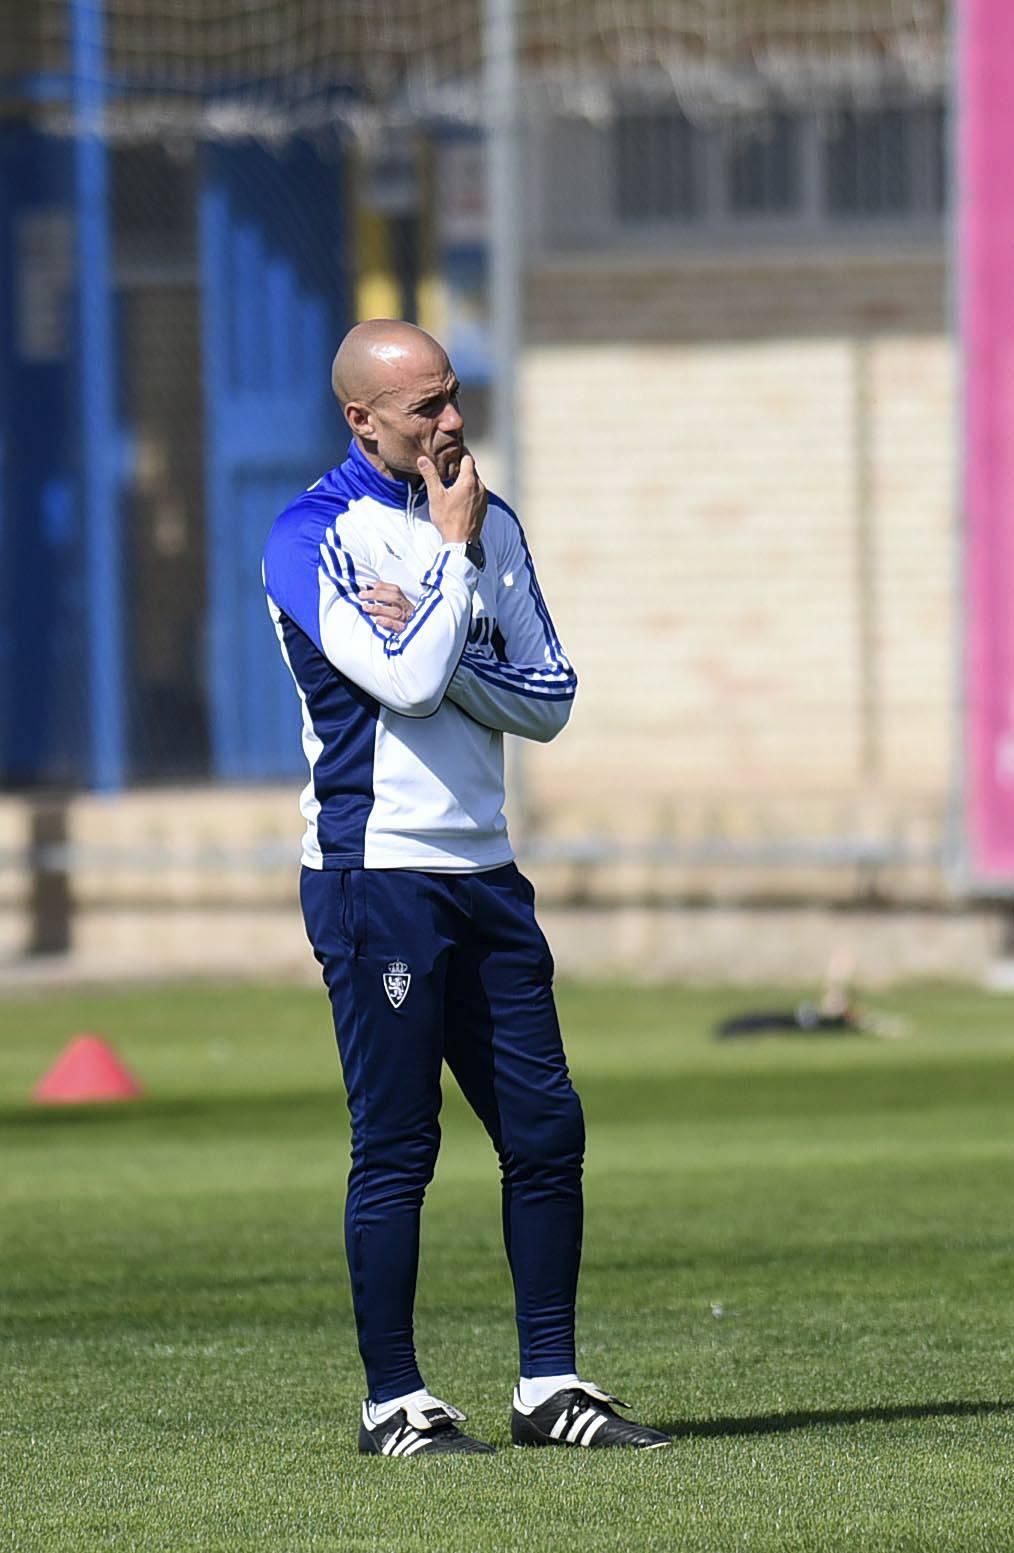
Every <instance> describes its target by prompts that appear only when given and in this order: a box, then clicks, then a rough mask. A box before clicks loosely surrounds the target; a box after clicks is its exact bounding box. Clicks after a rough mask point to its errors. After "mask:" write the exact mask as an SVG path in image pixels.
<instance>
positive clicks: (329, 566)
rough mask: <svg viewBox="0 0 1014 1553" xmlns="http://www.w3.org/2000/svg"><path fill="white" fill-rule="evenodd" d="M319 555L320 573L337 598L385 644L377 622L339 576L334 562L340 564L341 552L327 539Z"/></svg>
mask: <svg viewBox="0 0 1014 1553" xmlns="http://www.w3.org/2000/svg"><path fill="white" fill-rule="evenodd" d="M320 553H321V558H322V560H323V563H324V564H323V566H322V567H321V571H322V572H323V573H324V575H325V576H326V577H327V579H328V581H329V582H330V583H331V584H332V585H333V587H334V589H335V592H336V593H337V594H338V596H339V598H343V599H344V600H345V602H346V603H347V604H351V605H352V607H353V609H355V610H357V611H358V613H359V614H360V615H361V616H362V618H363V619H364V620H366V621H368V622H369V625H370V630H371V631H372V632H373V634H374V636H377V637H379V638H380V640H381V641H382V642H385V643H386V641H387V637H386V636H385V634H384V632H383V631H382V630H381V629H380V627H379V626H378V625H377V622H376V621H375V620H374V618H373V616H372V615H371V614H370V613H369V612H368V611H367V610H365V609H364V608H363V606H362V604H361V602H360V599H359V595H358V593H354V592H351V591H350V589H349V586H348V584H347V582H346V581H345V579H344V577H341V576H339V574H338V570H337V567H336V564H335V562H336V561H337V562H338V565H341V564H342V563H341V554H342V552H339V551H338V550H336V549H335V548H334V547H333V545H332V544H331V540H330V537H328V538H327V539H326V540H325V542H324V544H322V545H321V547H320ZM345 554H346V555H347V552H345ZM347 559H348V560H349V562H350V563H351V559H352V558H351V556H347Z"/></svg>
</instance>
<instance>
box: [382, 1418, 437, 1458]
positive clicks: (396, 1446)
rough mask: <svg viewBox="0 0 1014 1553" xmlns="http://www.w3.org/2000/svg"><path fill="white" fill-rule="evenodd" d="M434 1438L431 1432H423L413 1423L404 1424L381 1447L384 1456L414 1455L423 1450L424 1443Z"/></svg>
mask: <svg viewBox="0 0 1014 1553" xmlns="http://www.w3.org/2000/svg"><path fill="white" fill-rule="evenodd" d="M432 1439H433V1435H432V1434H431V1433H427V1434H422V1433H420V1431H419V1430H418V1429H416V1428H415V1427H414V1426H413V1425H412V1424H408V1423H406V1424H402V1426H401V1428H400V1429H398V1430H396V1431H395V1433H394V1434H391V1435H389V1436H388V1438H387V1439H386V1440H385V1441H384V1443H383V1445H382V1446H381V1447H380V1454H381V1455H382V1456H414V1455H415V1453H416V1451H421V1450H422V1448H423V1446H424V1445H429V1444H430V1442H431V1441H432Z"/></svg>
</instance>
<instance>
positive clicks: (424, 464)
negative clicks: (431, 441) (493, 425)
mask: <svg viewBox="0 0 1014 1553" xmlns="http://www.w3.org/2000/svg"><path fill="white" fill-rule="evenodd" d="M416 467H417V468H418V470H419V473H420V474H421V475H422V477H423V479H424V481H425V482H426V495H427V496H428V497H429V504H430V517H431V518H432V519H433V524H434V527H435V528H436V529H437V532H438V533H439V534H440V537H441V538H442V539H443V541H444V544H445V545H461V544H465V545H467V544H468V542H469V541H470V540H473V539H478V537H479V535H480V534H481V532H482V521H483V519H484V518H485V516H486V487H485V486H484V485H483V483H482V481H481V480H480V479H479V476H478V474H477V473H476V468H475V459H474V458H473V457H472V455H471V453H466V454H464V456H463V457H462V460H461V467H460V469H459V470H458V478H457V479H456V480H455V482H454V484H453V485H447V486H445V485H444V484H443V483H442V481H441V479H440V476H439V475H438V474H437V470H436V465H435V464H434V463H433V462H432V461H431V460H430V459H428V458H425V457H423V458H420V459H419V460H418V462H417V465H416Z"/></svg>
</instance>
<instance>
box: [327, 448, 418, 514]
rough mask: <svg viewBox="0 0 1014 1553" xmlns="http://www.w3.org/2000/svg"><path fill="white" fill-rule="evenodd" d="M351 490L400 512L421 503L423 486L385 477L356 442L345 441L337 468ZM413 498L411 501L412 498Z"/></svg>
mask: <svg viewBox="0 0 1014 1553" xmlns="http://www.w3.org/2000/svg"><path fill="white" fill-rule="evenodd" d="M335 472H336V473H340V474H341V475H343V476H344V478H345V479H346V480H347V481H348V482H349V484H350V485H351V486H352V487H353V489H354V490H355V491H356V492H357V493H358V494H359V495H361V496H374V497H376V499H377V501H382V502H383V503H384V505H385V506H386V507H400V509H401V511H402V512H405V511H409V510H411V508H412V507H414V506H416V505H418V506H420V507H421V506H422V505H423V504H424V502H425V499H426V492H425V489H421V490H420V489H419V488H418V487H414V486H411V485H409V483H408V481H407V480H389V479H388V478H387V476H386V475H382V474H381V473H380V470H379V469H375V468H374V467H373V465H372V464H371V463H370V461H369V459H368V458H367V457H366V454H365V453H364V452H363V451H362V449H361V448H360V446H359V444H358V443H357V442H350V443H349V454H348V458H346V460H345V462H344V464H342V465H341V467H340V470H337V471H335ZM413 497H414V500H413V499H412V498H413Z"/></svg>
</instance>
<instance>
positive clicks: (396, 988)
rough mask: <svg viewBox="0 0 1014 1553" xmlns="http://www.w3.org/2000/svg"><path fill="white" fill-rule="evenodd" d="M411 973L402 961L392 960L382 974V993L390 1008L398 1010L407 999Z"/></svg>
mask: <svg viewBox="0 0 1014 1553" xmlns="http://www.w3.org/2000/svg"><path fill="white" fill-rule="evenodd" d="M411 981H412V973H411V971H410V970H409V968H408V966H407V965H406V964H405V962H404V960H392V961H391V963H390V965H389V966H388V967H387V970H386V971H385V972H384V991H385V992H386V993H387V1000H388V1002H389V1003H390V1005H391V1007H392V1008H400V1007H401V1005H402V1004H403V1003H404V1001H405V999H406V998H407V997H408V989H409V985H410V983H411Z"/></svg>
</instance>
